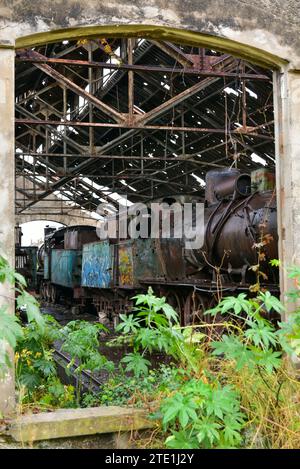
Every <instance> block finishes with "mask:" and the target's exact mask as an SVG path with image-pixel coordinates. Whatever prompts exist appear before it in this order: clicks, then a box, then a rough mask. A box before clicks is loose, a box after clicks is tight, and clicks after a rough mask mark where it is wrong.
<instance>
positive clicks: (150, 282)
mask: <svg viewBox="0 0 300 469" xmlns="http://www.w3.org/2000/svg"><path fill="white" fill-rule="evenodd" d="M259 177H260V178H261V177H262V178H264V177H266V179H267V181H268V186H267V189H268V190H262V191H258V190H256V188H257V185H256V186H255V184H257V180H258V177H257V174H252V178H251V176H250V175H248V174H243V173H241V172H240V171H239V170H237V169H228V168H221V169H218V170H212V171H209V172H208V173H207V175H206V187H205V198H203V197H201V196H199V195H197V194H196V195H195V196H194V195H187V196H184V195H179V196H173V195H172V196H170V197H168V198H162V199H160V200H159V201H158V202H164V203H166V204H167V205H169V206H170V207H171V208H172V207H173V206H174V205H173V204H174V203H177V204H181V205H183V204H184V203H186V202H192V203H195V202H201V203H204V223H202V224H200V226H199V228H197V229H199V230H200V231H201V230H202V233H201V234H202V239H203V242H202V244H201V246H197V247H195V248H193V247H192V248H191V247H187V245H186V243H185V241H186V239H185V237H186V236H187V233H189V230H190V229H191V230H192V228H193V226H192V225H194V222H195V217H196V216H197V212H192V213H193V216H192V217H191V218H190V219H187V220H186V219H184V230H183V236H177V235H176V229H175V226H171V228H172V230H171V231H172V235H171V236H170V237H168V238H163V237H155V238H151V237H146V238H138V239H132V238H130V237H127V238H126V239H119V238H118V237H114V238H113V239H105V240H101V239H99V238H98V237H97V233H96V228H94V227H84V226H78V227H67V228H63V229H60V230H57V231H55V232H53V233H47V236H46V242H45V247H44V249H43V250H42V251H41V252H42V253H43V256H44V261H43V268H44V270H43V274H44V278H43V281H42V284H41V294H42V296H43V297H44V298H45V299H46V300H48V301H52V302H56V301H60V300H61V299H62V298H64V299H66V298H67V299H68V301H70V302H71V303H72V304H73V305H74V304H75V303H76V304H77V306H78V307H80V308H84V307H87V308H89V309H91V308H92V309H93V310H94V311H95V312H97V313H98V314H99V316H100V319H101V320H102V321H103V322H106V323H107V324H110V323H113V322H114V321H116V320H117V318H118V314H119V313H120V312H126V311H129V310H130V309H131V308H132V297H133V296H134V294H135V293H137V292H139V291H142V290H145V289H147V288H148V286H152V288H153V290H154V291H155V292H156V293H157V294H158V295H165V296H166V297H167V300H168V301H169V303H170V304H172V305H173V306H174V307H175V308H176V309H177V310H178V311H179V312H180V313H181V317H182V323H184V324H188V323H190V322H191V321H194V320H198V319H199V318H201V317H202V313H203V311H204V309H205V308H207V307H209V306H211V305H212V304H213V302H214V301H216V297H217V294H220V293H222V294H223V295H226V294H232V293H233V292H235V291H249V288H250V290H251V287H253V285H255V284H256V282H257V279H258V277H257V276H258V273H259V275H260V279H259V280H260V283H261V284H262V285H265V286H267V287H268V288H269V289H270V290H272V291H273V292H276V291H278V290H279V288H278V277H277V275H278V274H277V272H275V271H274V270H272V268H271V267H270V263H269V261H270V260H271V259H274V258H277V257H278V254H277V218H276V216H277V213H276V197H275V189H274V184H273V186H272V185H270V181H272V180H273V181H274V179H272V178H271V177H270V175H269V173H267V172H266V173H265V175H264V173H263V172H262V171H261V170H260V176H259ZM254 182H255V184H254ZM262 182H263V181H260V185H261V186H263V184H262ZM148 213H149V215H148V216H149V217H150V219H151V210H150V209H149V212H148ZM170 216H171V218H170V220H171V224H172V221H173V225H174V217H173V218H172V210H171V215H170ZM202 319H203V317H202Z"/></svg>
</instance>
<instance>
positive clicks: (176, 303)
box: [165, 290, 183, 318]
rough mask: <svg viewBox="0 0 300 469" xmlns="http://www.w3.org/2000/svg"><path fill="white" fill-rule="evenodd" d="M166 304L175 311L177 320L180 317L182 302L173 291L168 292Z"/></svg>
mask: <svg viewBox="0 0 300 469" xmlns="http://www.w3.org/2000/svg"><path fill="white" fill-rule="evenodd" d="M165 297H166V302H167V303H168V304H169V305H170V306H172V308H174V309H175V311H176V312H177V313H178V316H179V318H180V317H181V313H182V309H183V301H182V299H181V298H180V296H179V295H177V293H176V292H175V291H174V290H168V291H167V293H166V295H165Z"/></svg>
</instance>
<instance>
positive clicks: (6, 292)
mask: <svg viewBox="0 0 300 469" xmlns="http://www.w3.org/2000/svg"><path fill="white" fill-rule="evenodd" d="M14 68H15V52H14V50H13V49H4V48H1V45H0V252H1V254H3V255H4V256H5V258H6V259H7V260H8V262H9V263H10V264H11V265H14V254H15V252H14V251H15V243H14V238H15V236H14V233H15V203H14V199H15V187H14V186H15V165H14V162H15V156H14V151H15V149H14V102H15V93H14V87H15V73H14ZM9 288H10V287H9V286H8V285H5V284H0V307H2V306H3V305H8V306H9V310H10V312H11V314H14V301H13V300H8V299H7V296H10V297H12V296H13V295H12V292H11V291H10V289H9ZM3 346H4V344H3V343H0V347H3ZM11 354H12V352H11ZM14 407H15V383H14V370H13V369H10V370H8V371H7V373H6V375H5V377H4V378H2V379H1V380H0V414H2V415H3V416H8V415H9V414H11V413H12V412H13V410H14Z"/></svg>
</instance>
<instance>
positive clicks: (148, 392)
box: [0, 258, 300, 449]
mask: <svg viewBox="0 0 300 469" xmlns="http://www.w3.org/2000/svg"><path fill="white" fill-rule="evenodd" d="M272 265H273V266H274V267H277V266H279V262H276V261H272ZM289 277H290V278H291V279H293V281H294V285H295V288H294V289H293V290H292V291H290V292H289V293H288V294H287V298H288V300H289V301H293V302H295V301H296V300H298V299H299V297H300V288H299V286H300V269H299V268H298V267H294V268H291V269H289ZM0 281H1V282H4V281H8V282H9V283H10V284H11V286H12V288H13V287H14V283H15V282H16V284H17V295H18V296H17V307H18V309H20V308H26V312H27V316H28V324H27V325H26V326H23V327H22V326H21V324H20V322H19V320H18V318H17V317H14V316H12V315H9V314H8V311H7V309H6V308H2V309H1V311H0V334H1V335H0V339H1V340H4V341H6V342H8V344H9V345H10V346H11V347H13V348H15V350H16V355H15V357H16V359H15V362H16V383H17V391H18V396H19V403H20V404H21V408H22V410H23V411H24V410H26V409H27V408H28V406H29V407H31V408H37V409H49V408H53V407H76V406H83V407H87V406H97V405H134V406H138V407H144V408H146V409H148V410H149V413H150V415H151V417H152V418H153V419H155V421H156V422H157V428H156V430H155V432H154V434H152V437H151V439H150V440H149V441H148V442H143V445H144V446H146V445H148V446H152V447H155V446H156V447H157V446H158V445H159V446H161V445H164V446H165V447H168V448H179V449H183V448H192V449H194V448H238V447H242V448H257V447H258V448H300V424H299V414H300V383H299V381H298V378H297V374H296V371H295V369H294V368H293V367H292V366H291V357H292V358H293V359H295V358H296V357H298V356H299V354H300V308H296V309H295V311H294V312H293V313H291V314H289V316H288V320H287V321H283V320H278V319H275V314H277V317H280V316H281V315H282V314H284V313H285V308H284V306H283V305H282V304H281V302H280V301H279V300H278V298H276V297H274V296H273V295H272V294H271V293H270V292H268V291H261V290H259V291H256V292H255V297H252V298H248V297H247V295H246V294H245V293H240V294H238V295H237V296H230V297H226V298H223V299H221V300H220V302H219V303H218V304H217V305H216V306H215V307H214V308H212V309H210V310H208V311H206V313H205V316H206V317H208V318H209V319H210V320H209V321H207V322H206V321H205V320H204V321H203V322H202V323H201V324H198V325H193V326H187V327H181V326H180V323H179V318H178V315H177V313H176V311H174V309H173V308H172V307H171V306H170V305H168V304H167V302H166V299H165V298H164V297H162V298H158V297H156V296H155V295H154V293H153V291H152V289H151V288H149V290H148V293H147V294H141V295H137V296H136V297H135V302H136V306H135V308H134V311H133V313H132V314H129V315H127V316H126V315H120V320H121V322H120V324H119V325H118V327H117V329H118V332H119V334H120V335H119V336H118V338H117V339H114V340H111V341H110V345H111V346H118V345H120V344H124V343H125V344H127V345H128V347H129V352H128V353H126V354H125V356H124V357H123V358H122V359H121V360H120V362H119V364H118V366H116V365H115V366H114V364H113V363H112V362H111V361H109V360H108V359H107V358H106V357H105V356H104V355H102V354H101V353H100V352H99V335H100V334H106V333H107V330H106V329H105V328H104V326H102V325H101V324H91V323H87V322H85V321H72V322H70V323H69V324H68V325H67V326H65V327H60V326H59V324H58V323H57V322H56V321H55V320H54V319H53V318H51V317H49V316H41V314H40V313H39V308H38V303H37V301H36V300H35V299H34V298H33V297H31V296H30V295H29V294H28V293H26V291H25V288H26V283H25V281H24V279H23V278H22V277H21V276H19V275H17V274H15V273H14V271H13V270H12V269H10V268H9V266H8V264H7V263H6V261H5V260H4V259H3V258H0ZM55 341H59V343H61V350H62V351H63V352H64V353H66V354H67V355H68V356H69V357H70V359H71V363H70V364H69V365H68V367H67V368H66V371H67V372H68V371H69V369H70V368H72V369H73V371H74V373H75V375H76V376H77V380H76V386H75V387H73V386H71V385H64V384H63V383H62V382H61V381H60V379H59V378H58V374H57V366H56V363H55V361H54V357H53V353H54V351H53V344H54V342H55ZM157 354H159V356H161V355H163V356H165V357H166V360H165V361H166V363H168V364H164V365H159V366H153V363H152V358H153V357H155V356H156V355H157ZM0 365H1V370H2V372H3V370H5V368H6V367H8V366H11V363H10V360H9V354H8V353H7V352H5V350H4V351H3V352H2V355H1V356H0ZM82 371H97V372H102V371H105V372H106V376H107V379H106V381H105V382H103V384H102V386H101V388H100V389H98V390H97V391H95V389H92V388H91V389H90V392H89V393H85V394H84V393H83V381H82Z"/></svg>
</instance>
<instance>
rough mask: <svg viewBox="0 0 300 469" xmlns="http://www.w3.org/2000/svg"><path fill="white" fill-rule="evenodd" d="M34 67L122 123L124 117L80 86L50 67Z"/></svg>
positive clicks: (34, 55)
mask: <svg viewBox="0 0 300 469" xmlns="http://www.w3.org/2000/svg"><path fill="white" fill-rule="evenodd" d="M27 54H28V56H29V57H36V58H41V59H47V57H45V56H44V55H42V54H40V53H39V52H36V51H33V50H27ZM35 66H36V67H37V68H39V69H40V70H42V71H43V72H44V73H46V74H47V75H49V76H50V77H51V78H53V79H54V80H55V81H57V83H59V84H60V85H62V86H66V87H67V88H68V89H70V90H71V91H73V92H74V93H76V94H78V95H79V96H81V97H82V98H84V99H86V100H87V101H88V102H90V103H92V104H93V105H94V106H95V107H96V108H98V109H100V111H102V112H104V113H105V114H107V115H108V116H109V117H111V118H113V119H114V120H115V121H117V122H124V120H125V117H124V116H123V115H122V114H121V113H120V112H118V111H116V110H115V109H114V108H112V107H111V106H108V105H107V104H105V103H104V102H103V101H101V100H100V99H98V98H96V97H95V96H94V95H92V94H90V93H89V92H87V91H85V90H84V89H82V88H81V87H80V86H78V85H76V83H74V82H73V81H71V80H69V78H67V77H65V76H64V75H62V74H61V73H59V72H58V71H57V70H55V69H54V68H52V67H50V66H49V65H47V64H41V63H35Z"/></svg>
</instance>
